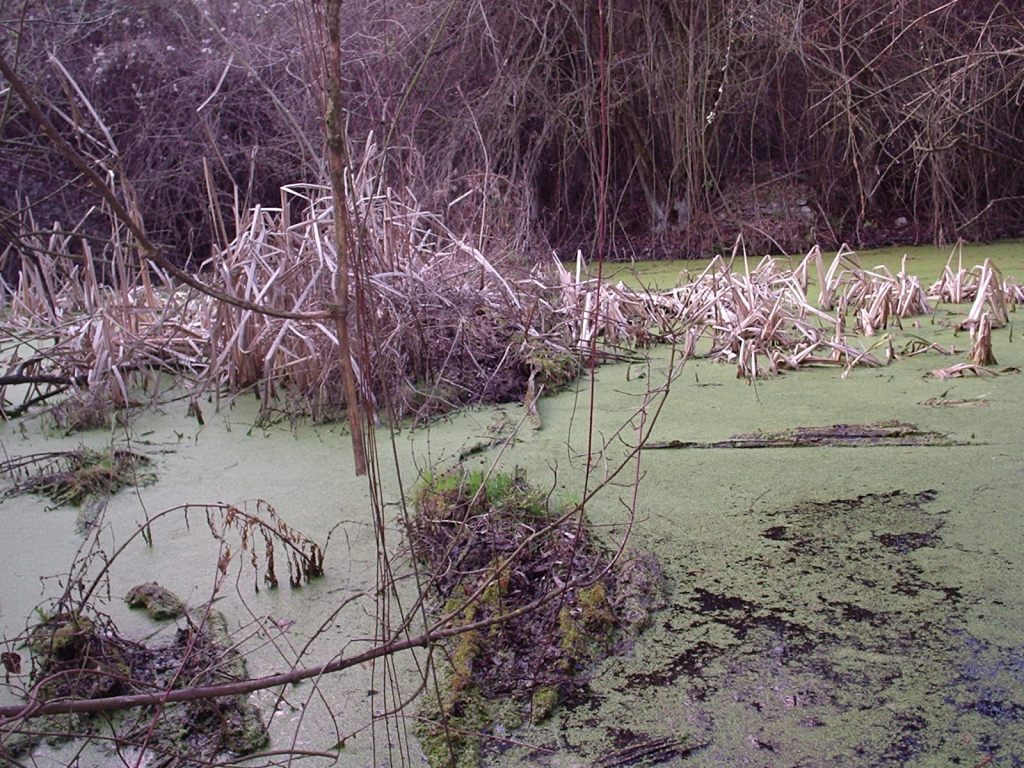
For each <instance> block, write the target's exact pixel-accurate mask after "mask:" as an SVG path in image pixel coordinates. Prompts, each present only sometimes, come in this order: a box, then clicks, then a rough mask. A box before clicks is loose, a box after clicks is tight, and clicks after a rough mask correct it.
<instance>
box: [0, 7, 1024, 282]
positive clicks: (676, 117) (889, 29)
mask: <svg viewBox="0 0 1024 768" xmlns="http://www.w3.org/2000/svg"><path fill="white" fill-rule="evenodd" d="M12 8H13V6H12ZM301 8H302V4H301V3H300V4H292V3H287V2H274V3H266V2H256V1H255V0H241V1H240V2H227V0H209V1H205V2H199V1H198V0H197V1H196V2H187V3H177V4H172V5H167V4H165V3H159V2H151V1H147V2H140V3H129V2H122V1H121V0H77V1H76V2H71V3H56V4H55V3H45V2H41V1H39V0H30V2H27V3H25V4H24V7H23V9H22V10H23V13H22V14H21V15H17V14H15V16H16V17H12V18H11V19H10V23H9V25H8V27H7V29H8V31H7V32H5V33H4V37H3V39H2V41H0V50H2V53H3V55H4V57H5V58H7V59H8V60H9V61H10V62H11V63H12V64H13V65H15V66H16V67H17V69H18V71H19V72H20V73H21V74H22V75H23V76H24V77H25V78H26V79H27V80H29V82H30V84H31V86H32V87H33V88H34V89H35V91H36V92H37V93H38V94H39V95H40V98H41V101H42V102H43V104H44V107H45V110H46V112H47V114H48V115H50V117H51V118H52V119H53V120H54V122H55V123H56V124H57V125H58V126H59V127H60V129H61V130H62V131H63V132H65V133H66V135H67V136H69V137H72V138H74V140H75V142H76V144H77V146H78V147H79V149H80V150H81V151H82V152H83V153H84V154H85V155H86V156H88V157H89V158H90V159H91V160H93V161H94V162H95V163H96V164H97V165H98V166H100V167H102V168H103V169H105V171H107V172H108V173H110V174H112V175H113V176H115V177H116V178H117V179H118V180H119V183H120V184H122V185H123V188H124V191H125V197H126V199H127V200H128V201H129V202H130V203H131V205H132V206H133V207H134V209H135V210H137V211H138V216H139V218H140V220H141V221H142V222H143V223H144V225H145V227H146V229H147V231H148V232H149V233H150V234H151V235H152V237H153V238H154V239H155V240H156V241H158V242H160V243H162V244H163V245H164V246H166V247H167V248H169V250H170V251H171V252H173V253H174V254H175V257H176V258H177V259H178V260H179V262H181V263H190V264H192V265H193V266H196V265H198V264H199V263H200V262H201V261H203V260H204V259H205V258H206V257H207V255H208V254H209V252H210V249H211V246H212V247H223V246H224V245H225V244H226V242H228V241H229V240H230V239H232V238H233V237H235V236H236V235H237V232H232V231H230V230H231V225H232V221H233V219H234V216H233V215H232V210H233V209H237V208H242V209H245V208H248V207H250V206H252V205H255V204H262V205H264V206H266V205H275V204H277V202H278V200H279V196H278V189H279V188H280V187H281V186H282V185H284V184H288V183H292V182H294V181H296V180H301V181H315V180H318V179H321V178H323V171H324V166H323V160H322V152H321V150H320V141H319V139H317V138H315V137H316V136H317V129H318V124H319V122H320V120H319V117H318V107H317V104H318V102H317V99H316V97H315V94H314V93H313V92H312V90H311V89H313V88H315V85H316V82H315V81H316V78H314V77H311V76H309V75H308V68H307V67H306V66H305V64H308V63H309V62H310V61H312V59H313V58H315V56H316V53H315V50H314V49H315V42H316V41H315V39H314V36H313V35H312V34H311V32H310V31H309V29H308V28H307V27H306V25H305V23H304V21H303V19H304V18H305V17H304V16H303V14H302V13H301ZM9 15H10V14H9ZM344 24H345V28H346V33H347V37H346V39H345V41H344V43H343V45H342V56H343V76H344V77H343V89H344V93H343V97H344V101H345V106H346V108H347V113H348V131H349V137H350V139H351V141H352V143H353V145H354V146H356V147H360V146H362V145H363V144H365V143H367V140H368V137H369V136H371V135H375V136H376V137H377V141H381V140H387V143H388V144H389V146H390V147H393V148H395V149H396V150H397V151H395V152H393V153H389V154H388V155H387V156H386V162H385V163H384V164H383V165H382V166H381V167H380V168H379V169H378V170H379V171H380V172H381V174H382V175H383V176H384V177H385V178H386V179H387V180H388V183H390V184H392V185H393V186H395V187H410V188H412V189H413V191H414V193H415V195H416V198H417V199H418V200H419V201H420V203H421V204H422V205H423V206H424V207H426V208H428V209H432V210H437V211H443V212H444V217H445V221H446V224H447V225H448V226H450V227H451V228H452V229H453V230H454V231H456V232H457V233H458V234H460V235H468V234H471V233H472V234H473V235H474V236H476V237H477V238H478V240H479V242H477V243H476V245H477V246H478V247H480V248H481V249H483V250H486V251H487V252H489V253H493V252H495V250H496V249H498V248H501V249H504V250H506V251H509V252H512V251H515V252H521V253H526V254H529V255H528V256H527V258H528V259H536V258H537V257H538V255H543V253H544V251H543V250H538V249H537V248H536V247H534V246H537V245H538V244H540V243H543V242H550V243H551V244H553V245H555V246H556V247H558V248H560V249H564V250H568V249H569V248H571V247H574V246H575V245H576V244H583V245H585V246H589V245H590V244H591V243H592V242H593V241H594V237H595V235H596V229H597V226H598V224H597V222H598V217H597V210H598V208H599V203H601V204H604V205H607V206H609V209H610V211H611V212H612V213H613V216H612V217H611V220H612V221H614V225H613V226H612V227H610V232H609V234H611V235H612V236H613V238H612V239H613V241H614V242H615V243H616V247H615V248H614V249H613V250H614V251H615V252H617V253H620V254H622V255H635V254H637V253H642V254H645V255H655V256H659V255H670V256H681V255H693V254H700V255H703V254H708V253H709V252H711V251H712V250H713V249H715V248H716V247H722V246H727V245H728V244H729V243H731V242H732V241H733V240H734V238H735V236H736V234H737V233H740V232H742V234H744V236H745V237H746V239H747V241H748V243H749V244H750V246H751V248H752V249H753V250H755V251H760V252H767V251H769V250H777V249H778V248H779V247H782V248H784V249H786V250H789V251H794V250H800V249H803V248H806V247H807V246H808V245H809V244H810V243H812V242H820V243H823V244H832V245H838V244H839V243H840V242H844V241H845V242H850V243H853V244H855V245H858V246H862V245H870V244H878V243H882V242H889V241H902V242H908V241H918V240H946V241H951V240H955V239H956V238H958V237H964V238H974V239H978V238H991V237H995V236H999V235H1007V234H1011V235H1012V234H1017V233H1018V232H1019V221H1020V219H1021V205H1022V203H1021V200H1022V187H1021V184H1022V183H1024V182H1022V181H1021V179H1022V178H1024V175H1022V174H1021V173H1020V167H1021V163H1022V158H1024V143H1022V139H1021V138H1020V137H1021V136H1024V130H1022V129H1021V119H1022V113H1021V109H1020V104H1019V101H1020V100H1019V94H1020V89H1021V87H1022V85H1024V55H1022V54H1021V51H1020V46H1019V25H1018V17H1017V10H1016V7H1015V5H1014V4H1013V3H1009V2H1005V1H1000V2H994V3H981V2H973V1H971V2H968V1H967V0H962V1H961V2H953V3H935V2H932V1H931V0H914V1H913V2H904V3H892V2H883V1H882V0H872V1H871V2H863V3H844V2H838V1H831V0H830V1H829V2H820V3H810V4H808V3H805V2H798V1H797V0H768V1H767V2H765V1H764V0H726V1H725V2H712V1H711V0H669V1H668V2H662V1H661V0H643V1H642V2H633V1H632V0H629V2H622V1H618V0H609V1H608V2H607V3H603V4H598V5H595V4H593V3H590V2H585V0H570V2H563V3H557V4H555V5H551V4H549V3H546V2H540V1H539V0H536V1H535V0H530V2H526V3H515V4H501V3H497V4H495V3H479V2H476V0H429V2H417V3H412V2H402V3H378V2H376V1H375V0H359V2H346V3H345V8H344ZM2 109H3V112H2V113H0V125H2V127H3V130H2V133H0V136H2V139H0V175H2V176H3V177H4V178H7V179H11V180H14V183H11V184H7V185H4V186H3V187H2V188H0V248H2V247H6V246H11V247H13V249H14V253H15V255H14V256H12V255H8V257H7V260H6V265H5V266H4V275H5V277H6V278H7V279H8V280H11V279H13V275H14V274H15V273H16V271H17V268H18V261H19V258H24V257H27V255H28V254H31V253H32V248H31V246H30V244H29V243H27V242H25V236H26V235H27V234H30V232H31V230H32V227H33V224H32V221H31V220H29V219H27V218H26V217H25V216H24V215H23V214H24V211H25V209H26V207H31V209H32V210H33V211H34V213H35V217H34V221H37V222H39V223H40V224H41V225H43V226H44V227H45V226H48V224H49V223H51V222H53V221H60V222H64V226H66V227H68V228H73V229H76V230H77V231H80V232H83V233H85V234H88V235H92V236H99V237H105V236H106V235H107V227H106V224H105V221H104V220H103V217H102V216H101V215H98V214H97V212H96V211H95V210H94V209H93V208H92V206H93V205H94V202H95V200H94V198H93V197H92V196H91V194H90V193H89V192H88V191H87V189H86V186H85V184H84V182H83V181H82V180H80V179H77V178H75V176H74V174H73V173H72V169H71V167H70V165H69V164H68V163H67V161H66V159H65V158H62V157H60V156H59V155H58V154H57V153H55V151H54V150H53V148H52V147H51V146H49V145H48V144H47V143H46V141H45V139H44V138H43V137H41V136H40V134H39V132H38V130H37V129H36V127H35V126H34V125H33V123H32V121H31V120H30V119H29V117H28V116H27V114H26V113H25V112H24V110H23V108H22V107H21V105H20V104H19V103H18V101H17V99H11V98H5V99H4V101H3V106H2ZM602 133H604V134H605V135H606V137H607V142H608V145H607V147H606V150H605V151H606V153H607V154H606V156H607V158H609V164H608V166H607V168H606V169H605V172H604V173H603V175H602V173H599V171H600V170H601V167H600V156H601V154H602V152H601V151H600V146H599V145H600V136H601V135H602ZM602 178H603V180H602V181H600V183H599V179H602ZM531 244H532V245H531ZM524 246H526V247H525V248H524Z"/></svg>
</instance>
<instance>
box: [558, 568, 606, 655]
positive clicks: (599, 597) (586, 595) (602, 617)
mask: <svg viewBox="0 0 1024 768" xmlns="http://www.w3.org/2000/svg"><path fill="white" fill-rule="evenodd" d="M615 626H616V619H615V614H614V613H613V612H612V609H611V606H610V605H609V603H608V592H607V590H606V589H605V586H604V584H603V583H601V582H597V583H596V584H593V585H591V586H589V587H585V588H583V589H580V590H577V592H576V595H575V599H574V600H573V602H572V604H569V605H565V606H563V607H562V610H561V611H559V613H558V631H559V636H560V638H561V639H560V643H561V647H562V650H563V651H564V652H565V654H566V656H567V657H568V658H569V659H571V660H572V662H574V663H576V664H586V663H587V662H589V661H591V660H593V659H594V658H595V657H597V656H598V655H599V654H600V653H601V652H602V651H605V650H607V648H608V646H609V644H610V643H611V640H612V633H613V632H614V630H615Z"/></svg>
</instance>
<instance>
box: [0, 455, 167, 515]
mask: <svg viewBox="0 0 1024 768" xmlns="http://www.w3.org/2000/svg"><path fill="white" fill-rule="evenodd" d="M149 463H150V462H149V459H148V458H147V457H145V456H143V455H142V454H139V453H135V452H133V451H128V450H123V449H111V450H109V451H95V450H92V449H89V448H80V449H78V450H75V451H57V452H52V453H35V454H31V455H28V456H21V457H16V458H13V459H8V460H7V461H4V462H2V463H0V473H2V474H3V475H6V476H7V477H8V478H10V479H11V480H13V481H14V485H13V487H12V488H11V489H9V490H8V491H7V492H6V493H5V495H6V496H11V495H14V494H19V493H37V494H40V495H43V496H46V497H48V498H49V499H51V500H52V501H53V502H54V503H56V504H74V505H81V504H83V503H84V502H86V501H87V500H89V499H90V498H95V497H104V496H111V495H113V494H114V493H117V491H119V490H120V489H121V488H124V487H126V486H136V485H141V484H145V483H147V482H152V480H153V479H154V475H153V473H152V471H151V470H149V469H148V466H149Z"/></svg>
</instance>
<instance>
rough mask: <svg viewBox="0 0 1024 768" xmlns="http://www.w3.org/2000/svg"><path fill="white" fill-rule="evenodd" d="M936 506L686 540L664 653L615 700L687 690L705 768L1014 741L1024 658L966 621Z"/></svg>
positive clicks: (956, 753) (784, 519) (782, 516)
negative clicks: (749, 535)
mask: <svg viewBox="0 0 1024 768" xmlns="http://www.w3.org/2000/svg"><path fill="white" fill-rule="evenodd" d="M935 500H936V494H935V493H934V492H933V491H925V492H922V493H906V492H902V491H893V492H891V493H881V494H867V495H862V496H858V497H855V498H846V499H836V500H832V501H828V502H811V503H806V504H801V505H799V506H797V507H792V508H788V509H780V510H773V511H767V512H764V513H761V514H760V519H759V520H757V521H755V526H756V527H755V528H754V531H755V532H754V535H753V539H752V540H751V539H747V540H743V539H742V538H739V537H738V538H737V539H736V540H734V541H725V542H721V543H720V545H719V548H718V549H711V548H708V547H707V546H706V544H704V543H694V544H693V545H692V546H691V547H689V548H686V547H683V548H682V550H681V551H680V552H679V553H678V558H677V559H676V561H675V562H676V563H678V564H679V566H680V568H685V571H684V572H685V573H686V574H687V576H686V578H685V579H680V580H679V581H677V583H685V584H686V586H685V587H677V591H676V592H675V594H674V600H673V605H672V606H670V607H669V608H668V609H667V610H666V611H664V612H663V613H662V614H661V616H662V620H661V623H660V625H659V632H661V633H662V637H663V641H662V643H663V644H662V645H661V646H660V647H659V653H657V654H653V657H654V658H655V659H656V661H655V662H654V663H651V661H650V658H651V657H648V662H647V664H648V666H647V667H646V668H644V667H641V668H636V667H634V668H633V669H631V670H627V671H626V672H625V674H624V676H623V677H622V678H621V679H620V688H619V691H618V693H619V694H621V695H622V696H624V697H625V699H626V700H628V701H633V702H643V701H651V700H655V699H658V698H664V697H666V696H668V694H667V693H666V691H669V690H671V691H672V694H671V698H672V700H673V701H675V700H677V697H680V696H682V701H683V703H682V704H680V705H678V707H679V708H678V709H677V710H676V711H677V712H685V713H686V717H687V722H688V723H689V725H690V727H691V728H692V729H694V731H695V735H694V738H696V739H697V740H703V741H708V742H709V746H708V748H707V749H706V750H703V751H702V752H701V753H700V754H699V755H696V756H695V757H694V761H695V762H693V764H695V765H702V766H719V765H739V764H751V765H793V766H795V765H815V766H841V765H857V766H868V765H871V766H874V765H904V764H913V763H915V762H916V761H919V760H922V759H925V760H932V761H934V760H939V763H941V764H946V765H949V764H955V763H954V760H953V758H954V757H955V758H957V759H958V760H960V764H963V765H970V766H973V765H976V764H977V762H978V761H979V760H980V759H982V758H983V757H984V756H985V754H988V753H989V752H994V753H997V752H998V751H999V750H1000V749H1003V748H1004V747H1005V746H1006V745H1009V744H1018V745H1019V744H1020V743H1021V742H1022V741H1024V733H1022V729H1021V723H1024V651H1022V650H1021V649H1014V648H1003V647H994V646H989V645H986V644H984V643H981V642H980V641H978V640H977V639H976V638H975V637H974V636H973V635H972V634H971V633H970V632H969V631H968V630H967V629H966V627H967V626H968V624H969V622H968V618H967V616H966V613H965V612H966V610H967V609H968V608H971V607H972V606H974V605H975V604H977V603H979V601H981V600H982V597H981V596H978V595H973V594H971V592H970V591H969V590H968V589H967V588H966V587H965V585H964V584H962V583H958V582H957V581H955V580H954V579H955V576H953V574H956V573H959V572H961V571H960V569H958V568H955V567H954V568H949V569H945V568H943V567H942V564H943V563H944V562H948V563H950V564H956V563H959V562H961V560H962V553H961V552H959V551H958V550H957V549H956V548H954V547H950V546H949V545H948V544H947V543H946V542H945V541H944V539H943V523H944V514H943V513H942V512H941V511H937V510H934V509H932V508H931V507H932V506H934V502H935ZM745 514H753V513H750V512H747V513H745ZM769 542H771V543H769ZM751 543H753V544H754V546H753V548H752V547H751ZM925 549H927V550H928V555H927V558H924V557H922V556H921V554H920V553H921V552H922V550H925ZM972 616H973V615H972ZM973 618H974V620H977V617H976V616H974V617H973ZM661 651H664V652H663V653H662V652H661ZM608 706H609V707H611V706H613V704H612V702H611V700H609V702H608ZM606 711H609V710H606ZM608 717H610V716H608V715H606V718H608ZM612 719H614V718H612ZM602 721H605V720H604V719H602V718H601V717H598V722H602ZM979 750H983V751H981V752H979ZM979 755H980V756H979ZM937 764H938V763H937Z"/></svg>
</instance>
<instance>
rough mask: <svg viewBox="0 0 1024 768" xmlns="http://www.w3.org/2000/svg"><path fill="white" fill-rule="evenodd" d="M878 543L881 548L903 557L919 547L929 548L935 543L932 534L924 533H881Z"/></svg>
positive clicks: (934, 537)
mask: <svg viewBox="0 0 1024 768" xmlns="http://www.w3.org/2000/svg"><path fill="white" fill-rule="evenodd" d="M878 541H879V542H881V544H882V546H884V547H887V548H888V549H891V550H892V551H893V552H897V553H899V554H901V555H905V554H907V553H908V552H913V551H914V550H916V549H921V547H930V546H932V545H934V544H935V542H936V541H937V539H936V536H935V534H934V533H932V532H924V533H915V532H912V531H911V532H907V533H882V534H879V536H878Z"/></svg>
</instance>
